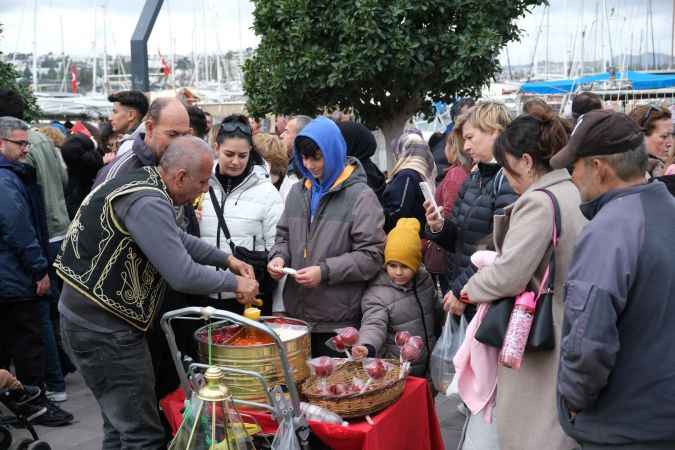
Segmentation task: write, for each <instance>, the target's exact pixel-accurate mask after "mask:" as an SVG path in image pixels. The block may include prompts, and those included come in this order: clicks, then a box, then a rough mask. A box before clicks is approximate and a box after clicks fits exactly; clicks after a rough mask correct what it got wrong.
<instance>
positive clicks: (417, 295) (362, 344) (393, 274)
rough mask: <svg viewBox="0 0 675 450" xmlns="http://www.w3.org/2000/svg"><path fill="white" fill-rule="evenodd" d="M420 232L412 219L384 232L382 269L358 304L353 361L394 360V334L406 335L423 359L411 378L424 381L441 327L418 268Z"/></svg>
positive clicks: (429, 284) (431, 291)
mask: <svg viewBox="0 0 675 450" xmlns="http://www.w3.org/2000/svg"><path fill="white" fill-rule="evenodd" d="M419 232H420V223H419V221H418V220H417V219H413V218H401V219H399V220H398V222H397V224H396V227H394V229H392V230H391V231H390V232H389V235H388V236H387V243H386V246H385V248H384V263H385V264H384V268H383V270H382V271H381V272H380V273H379V274H378V276H377V277H376V278H375V279H374V280H373V281H371V283H370V284H369V286H368V289H367V290H366V292H365V294H364V295H363V298H362V299H361V310H362V313H363V319H362V321H361V329H360V330H359V341H358V342H357V344H356V346H354V348H353V349H352V356H353V357H354V358H356V359H361V358H365V357H366V356H378V357H381V358H394V359H398V357H399V351H400V350H399V347H398V346H397V345H396V342H395V341H394V337H395V336H396V333H398V332H399V331H407V332H409V333H410V334H411V335H412V336H420V337H422V338H423V339H424V340H425V344H426V345H425V348H424V349H423V351H422V356H421V357H420V359H419V360H418V361H416V363H414V364H413V367H412V374H413V375H416V376H424V375H425V374H426V372H427V369H428V355H429V354H430V353H431V349H433V347H434V343H435V341H436V333H437V331H438V330H439V328H440V321H441V318H442V309H441V304H440V301H439V298H438V296H437V291H436V286H435V284H434V282H433V281H432V279H431V276H430V275H429V273H428V272H427V271H426V269H425V268H424V266H423V265H422V264H421V261H422V247H421V243H420V237H419Z"/></svg>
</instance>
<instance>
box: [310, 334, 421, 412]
mask: <svg viewBox="0 0 675 450" xmlns="http://www.w3.org/2000/svg"><path fill="white" fill-rule="evenodd" d="M336 331H337V335H336V336H335V337H333V338H331V340H330V341H332V342H328V343H327V346H329V347H331V348H333V349H334V350H336V351H339V352H342V351H344V352H345V353H346V356H347V358H330V357H328V356H321V357H318V358H314V359H311V360H309V361H307V365H308V366H309V368H310V373H311V375H310V377H309V378H307V380H305V382H304V383H303V384H302V386H301V392H302V394H303V395H304V397H305V398H306V399H307V401H308V402H309V403H312V404H315V405H318V406H321V407H323V408H326V409H328V410H330V411H333V412H334V413H336V414H338V415H340V416H341V417H343V418H345V419H350V418H356V417H363V416H366V415H368V414H373V413H375V412H378V411H380V410H382V409H384V408H386V407H387V406H389V405H391V404H392V403H394V402H395V401H396V400H398V398H399V397H400V396H401V394H402V393H403V388H404V387H405V374H406V372H401V368H402V367H403V370H405V365H402V364H401V362H400V361H397V360H393V359H379V358H366V359H363V360H361V361H355V360H353V359H352V358H351V355H350V353H349V348H351V347H352V346H353V345H354V344H356V342H357V341H358V331H357V330H356V329H354V328H344V329H340V330H336ZM412 353H414V352H412ZM411 356H414V355H411Z"/></svg>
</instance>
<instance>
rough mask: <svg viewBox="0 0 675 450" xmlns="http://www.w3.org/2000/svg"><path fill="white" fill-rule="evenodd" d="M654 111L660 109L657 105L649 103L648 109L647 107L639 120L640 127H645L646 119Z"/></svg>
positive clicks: (659, 110) (647, 119)
mask: <svg viewBox="0 0 675 450" xmlns="http://www.w3.org/2000/svg"><path fill="white" fill-rule="evenodd" d="M654 111H656V112H661V109H660V108H657V107H656V106H654V105H649V109H647V111H646V112H645V115H644V116H643V117H642V121H641V123H642V128H644V127H645V125H646V124H647V121H649V117H650V116H651V115H652V113H653V112H654Z"/></svg>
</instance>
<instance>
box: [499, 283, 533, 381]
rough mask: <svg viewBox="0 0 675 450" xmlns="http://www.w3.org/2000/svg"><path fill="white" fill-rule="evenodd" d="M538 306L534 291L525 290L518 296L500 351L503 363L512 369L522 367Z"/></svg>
mask: <svg viewBox="0 0 675 450" xmlns="http://www.w3.org/2000/svg"><path fill="white" fill-rule="evenodd" d="M536 307H537V302H536V300H535V297H534V293H532V292H524V293H523V294H521V295H519V296H518V297H517V298H516V302H515V305H514V306H513V310H512V311H511V318H510V319H509V326H508V328H507V329H506V334H505V335H504V343H503V344H502V349H501V351H500V352H499V363H500V364H501V365H503V366H505V367H509V368H511V369H520V366H521V364H522V363H523V355H524V354H525V347H526V346H527V339H528V337H529V336H530V329H531V328H532V322H533V321H534V312H535V310H536Z"/></svg>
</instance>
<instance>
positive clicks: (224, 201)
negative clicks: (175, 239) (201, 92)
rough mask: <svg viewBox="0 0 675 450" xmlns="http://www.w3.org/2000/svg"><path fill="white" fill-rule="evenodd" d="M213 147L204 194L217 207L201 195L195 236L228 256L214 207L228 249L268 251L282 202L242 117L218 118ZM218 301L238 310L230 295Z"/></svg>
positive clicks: (239, 311) (229, 308)
mask: <svg viewBox="0 0 675 450" xmlns="http://www.w3.org/2000/svg"><path fill="white" fill-rule="evenodd" d="M217 143H218V149H217V156H218V160H217V163H216V166H215V168H214V173H213V175H212V176H211V179H210V180H209V191H212V192H213V195H214V196H215V198H216V200H217V202H218V206H219V207H220V208H218V207H214V204H213V201H212V196H211V192H209V193H208V194H206V195H205V196H204V199H203V201H202V207H201V220H200V223H199V229H200V233H201V238H202V239H203V240H205V241H206V242H208V243H209V244H211V245H214V246H217V247H219V248H221V249H223V250H224V251H226V252H231V249H230V246H229V244H228V242H227V240H226V237H225V233H223V230H222V229H221V228H220V227H219V226H218V217H217V215H216V214H217V213H216V211H218V209H220V210H221V211H222V213H223V218H224V221H225V225H226V226H227V228H228V230H229V232H230V235H231V237H232V243H233V244H234V245H236V246H240V247H244V248H246V249H248V250H255V251H267V250H270V249H271V248H272V246H273V245H274V238H275V236H276V229H277V222H278V221H279V218H280V217H281V213H282V212H283V208H284V207H283V200H282V199H281V195H279V191H277V189H276V188H275V187H274V185H273V184H272V182H271V180H270V176H269V174H268V172H267V170H266V169H265V166H264V161H263V159H262V158H261V157H260V155H259V154H258V153H257V152H256V151H255V150H254V149H253V141H252V137H251V129H250V127H249V125H248V121H247V120H246V118H245V117H244V116H236V115H235V116H229V117H226V118H225V119H223V122H222V124H221V126H220V129H219V132H218V138H217ZM218 234H220V237H219V238H218ZM260 281H261V280H258V282H260ZM214 297H217V296H214ZM220 297H221V298H223V299H225V303H224V304H218V307H221V308H225V309H228V310H231V311H234V312H238V313H241V312H242V306H241V305H239V303H237V302H236V301H235V300H234V295H233V294H232V293H222V294H220ZM265 300H266V302H265V305H264V307H263V311H264V312H268V310H271V299H265Z"/></svg>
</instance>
